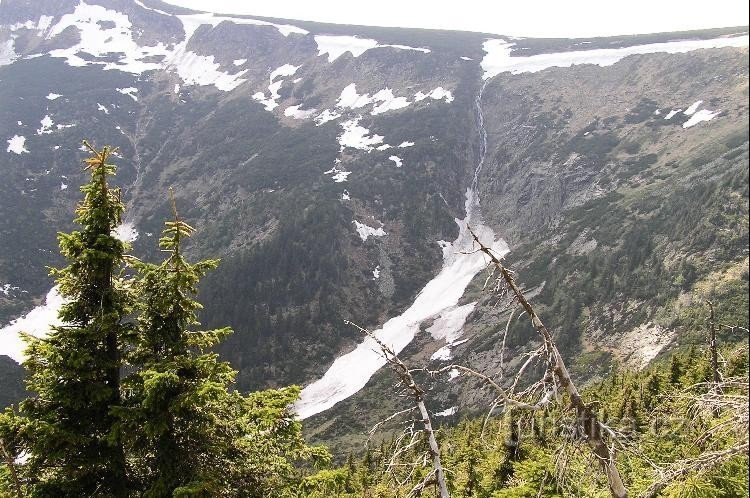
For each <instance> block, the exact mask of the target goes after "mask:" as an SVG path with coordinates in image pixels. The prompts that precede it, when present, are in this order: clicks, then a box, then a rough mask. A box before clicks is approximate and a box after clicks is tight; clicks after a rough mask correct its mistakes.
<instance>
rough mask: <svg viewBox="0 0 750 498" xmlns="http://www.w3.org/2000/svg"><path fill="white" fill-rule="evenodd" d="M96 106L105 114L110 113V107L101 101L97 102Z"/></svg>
mask: <svg viewBox="0 0 750 498" xmlns="http://www.w3.org/2000/svg"><path fill="white" fill-rule="evenodd" d="M96 108H97V110H99V111H102V112H103V113H104V114H109V109H107V108H106V107H104V106H103V105H101V104H100V103H99V102H97V103H96Z"/></svg>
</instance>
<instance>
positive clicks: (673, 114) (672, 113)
mask: <svg viewBox="0 0 750 498" xmlns="http://www.w3.org/2000/svg"><path fill="white" fill-rule="evenodd" d="M681 110H682V109H677V110H676V111H675V110H674V109H672V110H671V111H669V112H668V113H667V115H666V116H664V119H672V118H673V117H674V116H675V114H677V113H678V112H680V111H681Z"/></svg>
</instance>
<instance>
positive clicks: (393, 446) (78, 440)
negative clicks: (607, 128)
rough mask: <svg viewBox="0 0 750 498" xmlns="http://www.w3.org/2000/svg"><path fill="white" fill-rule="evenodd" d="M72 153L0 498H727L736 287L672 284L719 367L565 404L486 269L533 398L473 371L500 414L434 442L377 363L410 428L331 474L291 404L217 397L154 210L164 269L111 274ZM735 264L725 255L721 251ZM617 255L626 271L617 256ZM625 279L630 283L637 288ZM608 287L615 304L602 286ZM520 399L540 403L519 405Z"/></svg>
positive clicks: (705, 357) (704, 364) (125, 266)
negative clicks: (698, 295)
mask: <svg viewBox="0 0 750 498" xmlns="http://www.w3.org/2000/svg"><path fill="white" fill-rule="evenodd" d="M87 145H88V144H87ZM89 148H90V150H91V158H89V159H88V160H87V161H86V163H87V170H88V172H89V173H90V181H89V182H88V183H87V184H86V185H84V186H83V187H82V188H81V190H82V192H83V193H84V199H83V201H82V202H81V203H80V204H79V206H78V209H77V211H76V214H77V217H76V220H75V221H76V223H77V224H78V225H79V226H80V228H79V229H78V230H74V231H72V232H70V233H61V234H60V235H59V239H60V248H61V253H62V255H63V257H64V258H65V260H66V261H67V266H65V267H63V268H60V269H54V270H52V274H53V275H54V276H55V277H56V278H57V282H58V285H59V288H60V292H61V293H62V295H63V296H64V297H66V299H67V303H66V304H65V305H64V306H63V308H62V310H61V318H62V319H63V322H64V323H65V324H66V325H64V326H60V327H55V328H54V329H53V331H52V332H51V334H49V335H48V336H47V337H45V338H42V339H36V338H28V343H29V346H28V348H27V351H26V357H27V359H26V361H25V362H24V367H25V368H26V370H27V371H28V377H27V381H26V387H27V390H28V391H29V394H30V397H28V398H27V399H25V400H23V401H22V402H21V403H19V404H18V405H17V406H15V407H12V408H9V409H7V410H6V411H5V412H4V413H2V414H0V496H2V497H5V496H9V497H26V496H31V497H68V496H70V497H79V496H102V497H137V496H143V497H154V498H156V497H170V496H173V497H183V498H187V497H209V496H226V497H249V498H255V497H257V498H276V497H278V498H303V497H306V498H323V497H340V498H353V497H372V498H375V497H383V498H385V497H389V498H390V497H404V498H406V497H416V496H423V497H426V498H427V497H429V498H432V497H437V496H442V497H447V496H452V497H454V498H468V497H481V498H499V497H526V496H561V497H562V496H587V497H588V496H592V497H596V496H602V497H604V496H609V495H616V496H645V497H656V496H664V497H670V498H678V497H704V496H705V497H715V496H718V497H727V498H729V497H740V496H747V494H748V491H749V490H748V478H747V469H748V465H749V464H748V385H749V380H748V364H749V363H750V361H749V360H748V344H747V341H746V340H742V341H741V342H739V343H738V342H737V341H738V339H746V336H747V328H746V325H747V323H746V322H747V318H746V317H747V314H746V309H747V307H746V304H747V272H746V270H745V271H744V273H742V275H741V278H740V279H739V282H740V284H736V279H733V278H729V279H727V278H725V275H723V274H716V275H714V276H713V277H712V278H711V279H708V280H706V281H700V282H697V281H694V279H692V278H691V277H690V272H689V270H686V273H685V276H684V278H685V279H686V281H689V282H690V285H691V288H694V287H696V286H702V287H706V288H710V292H708V293H707V294H708V295H710V296H711V297H712V299H714V301H716V303H715V307H716V311H717V314H716V316H715V317H713V316H712V321H711V323H710V326H711V327H712V330H713V331H714V332H715V331H716V330H719V332H720V333H719V335H718V337H719V340H720V344H722V347H721V348H720V350H719V351H718V352H717V354H716V355H715V357H716V358H718V360H719V361H712V358H713V356H712V355H710V354H708V351H706V348H697V347H690V348H686V349H684V350H683V351H682V352H679V353H677V354H674V355H672V356H671V357H670V358H664V359H662V360H661V361H660V362H658V363H656V364H655V365H653V366H652V367H650V368H648V369H646V370H643V371H638V372H630V371H614V372H613V373H611V374H610V375H609V376H608V377H607V378H605V379H604V380H602V381H600V382H598V383H596V384H594V385H591V386H590V387H588V388H587V389H585V390H583V391H582V392H580V395H579V392H578V391H577V389H576V388H575V386H573V387H572V389H571V386H572V381H571V379H570V377H569V376H567V371H566V370H565V366H564V364H563V363H562V357H561V355H560V354H559V352H558V351H557V348H556V346H555V344H554V340H555V339H553V337H552V335H551V334H550V332H549V331H548V330H547V329H546V328H545V327H544V325H543V324H542V322H541V319H540V318H539V317H538V316H537V315H536V312H535V311H534V310H533V309H532V308H531V307H530V304H529V303H528V302H527V301H526V300H525V298H524V297H523V295H522V293H521V291H520V289H518V288H514V287H513V286H514V285H515V280H514V278H513V277H512V276H511V274H512V272H508V271H507V270H504V268H503V267H502V265H501V263H500V262H499V261H498V260H493V263H494V265H495V268H496V270H498V271H499V272H500V273H501V274H502V278H504V279H505V281H506V282H507V286H508V287H507V288H506V289H505V290H506V291H507V289H508V288H510V289H511V290H513V292H514V293H515V300H516V301H517V302H518V303H519V304H520V305H522V306H524V309H525V313H526V314H527V315H528V316H529V318H530V319H531V321H532V323H533V326H534V328H535V329H536V331H537V332H539V334H540V339H538V340H537V341H536V342H535V341H532V343H534V344H536V343H537V342H542V343H543V344H542V346H541V347H539V348H538V349H537V350H535V351H532V352H530V353H529V354H528V356H529V359H532V357H533V356H534V355H536V357H537V358H538V361H539V362H540V363H539V365H538V366H537V367H533V366H532V367H530V370H529V372H530V373H532V372H531V370H533V368H536V373H540V372H542V374H543V379H542V380H541V381H539V382H537V383H536V384H531V387H528V386H524V383H529V382H531V380H530V379H529V378H527V377H528V376H521V375H520V374H519V377H518V382H519V383H520V384H519V385H518V386H516V385H515V384H514V385H513V386H512V387H511V388H510V389H509V390H508V391H505V390H504V387H503V386H500V385H498V384H495V383H494V381H493V380H492V379H491V378H490V377H485V376H484V375H483V374H481V373H478V372H474V374H475V375H476V376H477V377H479V378H484V380H485V381H486V383H487V384H491V385H492V387H494V388H495V389H496V390H497V391H498V392H500V393H501V394H500V395H499V397H498V399H500V400H502V401H503V403H496V404H495V405H493V408H496V407H497V406H501V407H502V409H501V410H497V411H495V412H494V413H493V409H490V410H489V414H488V415H487V416H483V415H482V414H475V415H474V416H473V417H468V418H466V419H464V420H462V421H460V422H459V423H458V424H457V425H455V426H454V427H445V428H442V429H439V430H434V429H433V426H432V424H431V422H430V419H431V418H432V417H431V416H430V415H429V414H428V410H427V408H426V404H425V399H426V398H427V397H428V396H429V393H428V392H427V391H426V390H424V389H422V388H421V387H420V386H419V385H418V382H417V381H416V380H415V376H417V375H419V376H427V377H428V378H432V379H434V378H435V372H430V371H428V370H426V369H423V368H417V369H414V370H411V369H410V368H409V367H407V366H406V365H405V364H404V363H402V362H401V361H400V360H399V359H398V358H396V355H395V354H393V353H392V352H390V356H389V354H388V351H387V346H385V345H382V344H381V347H383V348H384V354H386V357H387V358H388V359H389V361H390V362H391V364H392V365H396V366H397V367H398V368H396V371H397V373H399V375H400V379H401V386H402V387H403V388H404V392H405V393H410V394H409V396H411V397H413V398H414V399H415V403H416V406H417V407H418V408H419V415H418V416H417V417H416V418H414V419H413V420H409V419H407V421H406V422H405V423H404V425H403V427H405V430H404V431H403V432H402V433H401V435H400V436H397V437H394V438H393V439H392V440H390V441H384V442H383V443H382V444H380V445H379V447H377V448H375V447H367V448H365V450H364V451H363V453H362V454H357V455H350V456H349V458H348V460H347V462H346V464H345V465H343V466H340V467H336V466H332V465H331V463H330V462H331V458H330V455H329V454H328V451H327V450H326V449H325V448H322V447H314V446H310V445H309V444H308V443H306V441H305V440H304V438H303V437H302V432H301V423H300V421H299V420H296V419H295V416H294V413H293V412H292V410H291V406H292V404H293V403H294V401H295V400H296V399H297V396H298V395H299V389H298V388H297V387H295V386H291V387H286V388H282V389H273V390H265V391H258V392H251V393H249V394H242V393H240V392H239V391H237V390H236V389H235V387H234V386H235V385H236V372H235V371H234V370H233V369H232V368H231V367H230V365H229V363H227V362H223V361H220V360H219V357H218V355H217V354H216V353H215V352H214V351H213V348H214V347H215V346H216V345H217V344H219V343H220V342H221V341H222V340H223V339H224V338H225V337H227V336H228V335H229V334H230V333H231V330H230V329H229V328H219V329H215V330H201V329H200V324H199V323H198V320H197V313H198V311H199V310H200V309H201V308H202V307H201V305H200V303H198V302H197V300H196V295H197V292H198V285H199V283H200V280H201V279H202V278H203V277H204V276H205V275H206V274H207V273H208V272H210V271H211V270H213V269H215V268H216V267H217V265H218V261H217V260H212V259H210V260H204V261H199V262H196V263H193V262H190V261H188V260H187V259H186V258H185V256H184V254H183V250H182V248H183V243H184V239H186V238H187V237H189V236H190V235H191V234H192V233H193V232H194V231H195V229H194V228H192V227H191V226H190V225H188V224H187V223H185V222H184V221H183V220H181V219H180V217H179V214H178V211H177V206H176V204H175V202H174V200H172V220H171V221H169V222H167V223H166V228H165V229H164V231H163V236H162V237H161V239H160V240H159V246H160V248H161V250H162V252H163V253H164V254H165V259H164V260H162V261H161V262H158V263H150V262H144V261H141V260H139V259H138V258H136V257H134V256H131V255H127V251H128V250H129V249H130V248H129V246H128V244H127V243H125V242H123V241H121V240H119V239H118V238H117V237H116V236H115V235H114V234H115V231H114V230H115V228H116V227H117V225H118V224H119V223H121V221H122V220H121V218H122V214H123V211H124V206H123V204H122V203H121V201H120V193H119V190H117V189H113V188H110V186H109V184H108V180H109V178H110V176H111V175H113V174H114V173H115V167H114V166H112V165H110V164H109V163H108V160H109V158H110V156H111V155H112V153H113V150H112V149H110V148H108V147H105V148H104V149H102V150H97V149H95V148H93V147H90V146H89ZM686 209H688V208H687V207H686ZM657 214H658V213H657ZM657 218H658V217H657ZM695 243H696V244H699V243H700V238H699V237H697V238H696V240H695ZM736 245H737V242H736V241H735V240H734V239H731V244H730V247H729V249H731V248H732V247H735V246H736ZM485 249H486V248H485ZM696 250H698V249H696ZM631 253H634V254H635V255H632V257H634V258H637V257H638V251H637V247H635V248H632V251H630V252H628V254H631ZM488 255H490V256H492V255H491V254H490V253H489V252H488ZM269 257H270V256H269ZM686 264H687V263H686ZM740 266H741V265H740ZM638 268H640V266H639V265H637V266H636V267H633V268H632V270H633V272H631V275H630V276H633V274H635V275H637V276H638V279H637V282H641V281H643V282H645V281H646V276H645V274H644V275H638V272H637V271H636V270H637V269H638ZM738 268H739V267H738ZM259 271H262V269H261V270H259ZM506 273H507V275H506ZM734 273H737V272H736V271H735V272H734ZM625 276H626V275H623V278H624V277H625ZM500 278H501V277H498V279H500ZM608 278H611V279H614V280H612V282H613V283H612V285H614V286H615V287H617V286H619V285H621V282H619V281H618V280H617V273H616V272H615V273H613V274H610V276H609V277H608ZM640 279H642V280H640ZM605 280H606V279H605V278H604V277H602V280H601V282H604V281H605ZM498 281H499V280H498ZM631 285H635V284H631ZM644 285H646V284H645V283H644ZM685 285H688V284H685ZM497 287H498V288H499V286H497ZM605 287H606V286H605ZM642 290H643V289H642ZM646 290H647V289H646ZM646 290H643V292H646ZM620 291H621V290H620ZM299 292H303V291H299ZM511 295H513V294H511ZM643 297H644V298H648V295H644V296H643ZM288 298H289V299H294V298H295V296H294V295H292V296H289V297H288ZM511 302H513V301H511ZM712 306H713V305H712ZM678 319H679V320H682V321H683V322H685V323H684V325H685V328H686V329H687V330H693V331H694V333H695V334H696V338H697V337H699V336H698V335H697V334H698V331H699V330H700V329H701V328H703V330H704V331H705V322H704V319H703V317H702V315H701V312H700V311H698V307H697V306H693V307H687V308H686V309H685V310H684V313H682V314H681V315H680V317H679V318H678ZM735 323H740V324H742V325H743V326H742V327H732V325H733V324H735ZM691 324H692V325H691ZM506 334H507V328H506ZM743 334H744V335H743ZM711 335H712V336H713V335H714V334H713V333H712V334H711ZM503 341H504V339H503ZM445 368H451V367H445ZM456 368H459V367H456ZM412 374H414V376H413V375H412ZM535 385H538V386H541V388H534V387H533V386H535ZM516 387H518V388H519V391H514V389H516ZM524 389H525V390H524ZM540 389H541V390H540ZM514 392H517V393H519V394H518V397H517V398H514V399H513V400H511V399H510V398H509V394H508V393H510V395H513V393H514ZM523 393H531V394H528V395H527V394H523ZM381 394H382V395H383V396H388V395H389V394H388V393H381ZM524 396H526V397H524ZM534 396H536V397H540V398H541V399H540V400H539V401H538V402H535V403H534V404H533V405H531V404H529V402H528V401H526V400H527V399H531V398H533V397H534ZM509 401H513V402H512V403H511V402H509ZM397 415H399V414H395V415H394V416H393V417H391V418H390V419H389V420H387V421H386V423H391V424H392V423H395V422H396V421H400V419H398V418H397ZM592 425H593V426H595V427H593V428H592V427H590V426H592ZM420 426H423V427H424V430H419V427H420ZM604 445H608V446H606V448H604V452H603V453H602V452H597V450H596V449H597V446H600V447H604ZM586 446H591V449H593V450H594V451H593V452H592V451H590V450H589V449H586ZM602 455H605V456H604V457H603V456H602ZM605 460H606V461H605ZM610 467H612V468H615V467H616V470H615V472H616V473H618V476H617V478H618V479H619V478H620V477H622V481H623V484H624V487H625V488H627V491H624V490H623V492H620V493H619V494H616V491H615V489H614V488H613V485H612V479H611V475H610V476H609V477H610V479H609V482H608V478H607V476H606V475H605V472H603V470H605V471H607V473H610V474H611V472H610V470H608V469H609V468H610ZM433 475H434V476H437V477H436V478H434V479H433V478H432V477H431V476H433ZM438 484H440V486H441V487H442V489H438Z"/></svg>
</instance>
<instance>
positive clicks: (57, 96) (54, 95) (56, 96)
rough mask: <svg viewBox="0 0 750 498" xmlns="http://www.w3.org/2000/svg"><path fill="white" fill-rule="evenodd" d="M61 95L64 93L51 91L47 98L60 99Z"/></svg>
mask: <svg viewBox="0 0 750 498" xmlns="http://www.w3.org/2000/svg"><path fill="white" fill-rule="evenodd" d="M60 97H62V95H60V94H59V93H52V92H50V93H48V94H47V100H56V99H59V98H60Z"/></svg>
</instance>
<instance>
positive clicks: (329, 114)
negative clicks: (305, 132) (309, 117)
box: [314, 109, 341, 126]
mask: <svg viewBox="0 0 750 498" xmlns="http://www.w3.org/2000/svg"><path fill="white" fill-rule="evenodd" d="M340 117H341V114H339V113H338V112H336V111H332V110H330V109H324V110H323V111H322V112H321V113H320V114H318V115H317V116H315V119H314V121H315V126H320V125H322V124H324V123H327V122H329V121H333V120H334V119H337V118H340Z"/></svg>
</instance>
